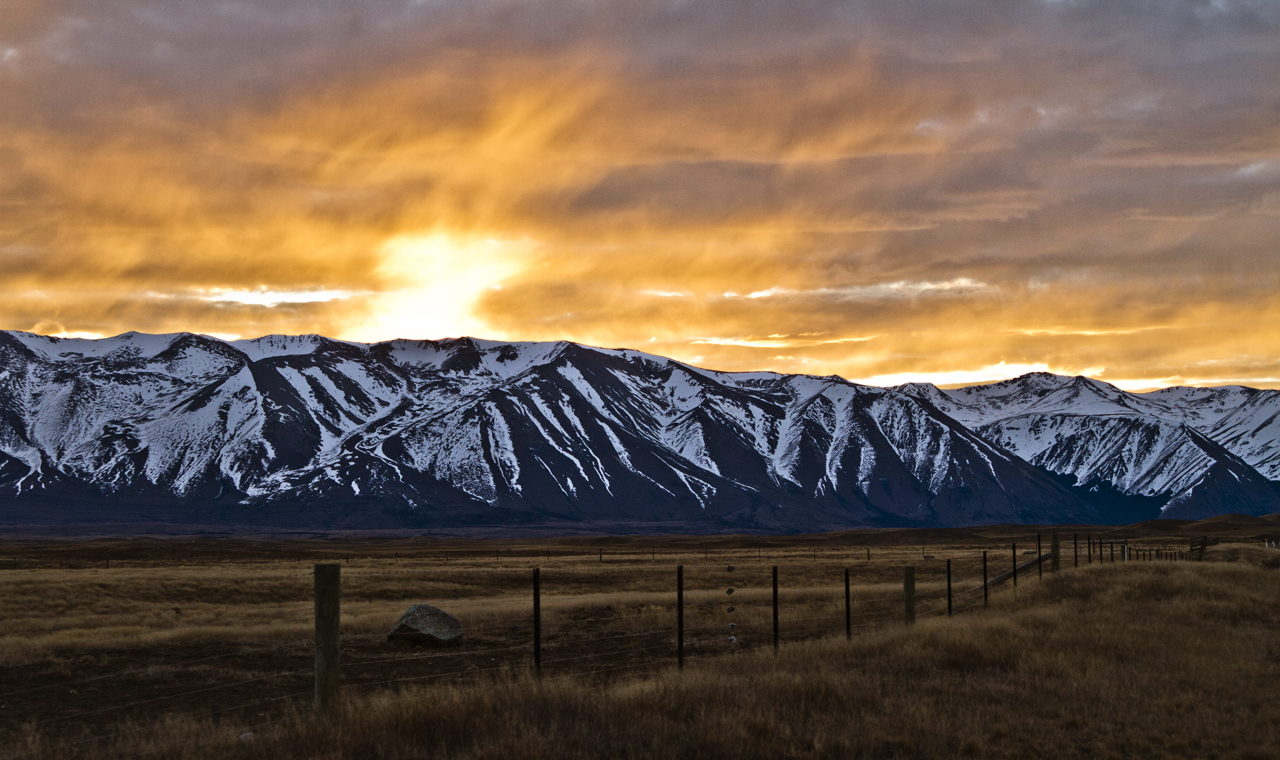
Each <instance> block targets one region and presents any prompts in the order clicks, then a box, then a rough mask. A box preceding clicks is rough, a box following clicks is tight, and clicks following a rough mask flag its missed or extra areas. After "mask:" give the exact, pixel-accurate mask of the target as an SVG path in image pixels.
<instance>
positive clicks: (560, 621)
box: [0, 544, 1181, 748]
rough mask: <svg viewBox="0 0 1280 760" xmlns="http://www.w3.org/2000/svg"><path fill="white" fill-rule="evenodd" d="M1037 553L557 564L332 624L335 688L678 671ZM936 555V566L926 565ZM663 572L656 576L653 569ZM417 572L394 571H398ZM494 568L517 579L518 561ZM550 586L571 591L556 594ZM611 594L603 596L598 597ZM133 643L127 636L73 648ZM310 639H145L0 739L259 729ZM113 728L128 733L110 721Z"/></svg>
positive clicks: (295, 694) (299, 681) (862, 623)
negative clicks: (515, 587)
mask: <svg viewBox="0 0 1280 760" xmlns="http://www.w3.org/2000/svg"><path fill="white" fill-rule="evenodd" d="M1073 548H1074V547H1073ZM1107 548H1108V550H1110V548H1111V547H1107ZM1088 549H1089V555H1090V556H1089V562H1088V564H1092V562H1095V561H1105V562H1114V561H1126V560H1127V559H1137V560H1146V559H1148V555H1150V557H1149V559H1150V560H1151V561H1155V560H1156V558H1157V557H1159V559H1170V558H1174V559H1176V558H1178V557H1180V556H1181V554H1174V553H1172V552H1162V553H1159V554H1157V552H1156V551H1154V550H1153V551H1150V552H1148V551H1141V552H1138V553H1137V554H1136V555H1131V554H1130V552H1129V550H1128V548H1127V547H1126V548H1124V549H1122V550H1121V555H1120V558H1118V560H1113V559H1112V558H1111V557H1112V556H1114V554H1113V553H1112V552H1111V551H1108V552H1106V553H1104V551H1103V546H1102V545H1098V546H1096V547H1095V546H1094V545H1092V544H1091V545H1090V546H1089V547H1088ZM1095 550H1096V552H1097V556H1096V557H1094V556H1093V554H1094V552H1095ZM655 556H656V553H655ZM1067 557H1068V559H1067V560H1066V561H1061V560H1059V564H1060V565H1061V568H1062V569H1064V570H1065V569H1069V568H1071V567H1076V566H1084V565H1085V564H1086V562H1084V561H1081V560H1082V558H1081V557H1080V554H1079V552H1078V551H1075V552H1074V556H1073V555H1071V554H1068V555H1067ZM1050 558H1051V554H1048V553H1045V554H1040V553H1036V554H1035V557H1034V558H1033V559H1032V560H1030V561H1026V562H1023V563H1022V564H1021V565H1018V563H1019V560H1020V559H1025V558H1024V557H1020V555H1019V554H1018V552H1017V547H1016V545H1015V546H1014V547H1012V549H1011V554H1010V553H1006V554H1004V559H1005V561H1007V562H1008V563H1009V565H1014V566H1017V567H1016V570H1013V569H1012V568H1011V570H1010V571H1007V572H1005V573H1003V574H1001V575H995V574H994V573H993V572H992V568H991V567H990V566H989V565H988V562H987V560H988V558H987V557H986V556H985V554H984V557H983V565H982V567H983V574H982V575H978V574H977V573H976V564H975V563H973V562H972V560H970V564H969V565H968V566H967V567H966V572H965V573H964V577H961V574H960V573H956V574H954V575H953V573H952V565H951V562H950V560H946V575H945V583H944V582H943V579H942V578H941V577H940V575H939V574H938V573H937V572H935V573H934V575H933V576H931V577H929V578H928V579H927V582H925V583H922V584H921V585H920V586H919V587H918V588H917V586H916V580H915V575H914V570H915V568H914V567H911V569H910V571H909V573H908V574H907V575H906V576H905V577H904V579H903V582H902V584H901V586H900V587H898V588H896V589H894V588H893V587H894V584H892V583H888V582H884V581H883V580H881V581H879V582H873V583H860V584H854V583H851V582H850V575H849V571H848V569H847V568H844V569H841V568H831V569H832V570H834V571H839V570H843V575H841V574H840V573H839V572H832V573H830V574H829V575H826V576H824V575H823V573H822V572H820V571H815V570H814V569H812V568H808V569H805V570H804V571H803V572H796V573H794V574H791V573H788V568H787V567H785V566H783V567H781V568H779V567H778V566H772V567H770V568H768V569H769V570H771V571H772V574H771V575H770V574H767V573H766V572H765V571H766V568H765V567H764V566H760V565H744V566H735V565H726V566H725V567H724V568H723V569H716V568H706V567H703V568H698V569H697V573H695V574H694V575H693V577H692V579H691V580H692V582H691V584H690V585H691V588H690V589H689V590H688V591H687V592H686V591H685V590H684V589H683V588H682V589H681V590H680V593H679V596H678V599H679V601H677V599H676V598H673V597H676V594H674V593H673V592H674V591H675V589H672V588H671V587H670V585H671V584H670V583H669V581H670V580H671V579H670V577H669V576H665V575H664V577H665V578H666V580H667V581H668V583H667V586H668V588H667V590H666V591H665V592H664V591H654V590H652V589H653V588H654V587H657V586H660V585H661V584H657V583H649V584H647V585H646V586H645V588H644V589H642V590H638V591H637V590H634V589H631V588H627V587H625V586H624V587H623V588H610V587H609V584H608V578H607V577H606V578H604V579H603V580H602V579H601V578H600V573H599V571H598V570H596V571H592V570H589V569H582V568H572V567H570V568H563V569H560V570H558V571H556V572H554V573H545V574H544V575H543V576H542V577H543V578H544V579H547V580H548V581H549V582H548V585H547V587H546V588H547V590H548V591H550V592H551V593H549V594H547V595H546V596H545V597H543V602H542V603H543V608H542V609H541V611H540V612H538V613H536V615H538V617H535V619H529V615H528V607H525V608H524V610H523V612H521V611H520V610H519V609H516V610H515V611H514V612H512V609H513V605H514V607H515V608H518V607H519V606H520V605H519V604H517V603H514V602H512V601H511V600H504V602H503V604H504V605H505V606H504V610H506V613H507V614H510V615H517V616H520V617H518V618H516V619H505V620H499V621H496V622H490V623H486V624H480V625H469V626H466V627H465V628H464V633H463V636H462V637H461V638H460V640H459V642H458V643H456V644H453V645H449V646H443V645H442V646H440V647H438V648H427V649H420V648H415V649H405V648H404V645H403V644H399V643H397V642H394V641H391V640H389V637H388V635H387V634H385V633H370V632H352V631H347V632H346V633H344V634H342V636H341V646H342V661H341V665H340V668H341V676H342V684H341V691H342V693H343V694H346V695H368V694H373V693H377V692H378V691H379V690H383V691H386V690H395V689H397V688H403V687H406V686H418V685H425V684H431V683H440V682H454V683H456V682H464V681H482V680H484V679H493V678H497V677H502V676H510V675H523V674H532V673H534V672H536V673H537V675H538V677H539V678H541V679H543V680H562V679H573V678H577V679H586V680H599V679H610V678H616V677H620V676H623V675H629V674H631V673H635V672H644V671H650V672H652V671H656V670H659V669H662V668H667V667H672V666H675V665H677V664H681V665H682V664H683V662H684V661H685V660H691V661H707V660H711V659H714V658H717V657H720V656H724V655H731V654H734V653H736V652H742V651H749V650H753V649H761V648H768V647H774V648H776V647H779V646H781V645H783V644H793V643H796V642H802V641H812V640H817V639H823V638H834V637H846V638H850V639H852V638H855V637H866V636H872V635H876V634H879V633H882V632H884V631H886V630H890V629H891V628H894V627H900V626H903V625H907V624H910V623H912V622H914V621H915V620H918V619H922V618H923V619H927V618H939V617H946V616H950V615H963V614H972V613H974V612H976V611H979V610H981V609H982V608H983V607H984V606H986V605H987V604H988V603H989V600H990V598H991V597H992V596H993V595H995V594H998V593H1005V592H1006V590H1008V589H1012V588H1013V587H1014V585H1015V581H1014V576H1015V575H1016V574H1017V573H1025V575H1024V576H1023V580H1022V582H1026V581H1027V580H1030V579H1032V578H1035V579H1039V578H1040V576H1041V573H1040V571H1041V569H1042V568H1043V567H1044V566H1045V565H1047V564H1048V563H1049V561H1050ZM930 559H932V558H930ZM938 562H941V560H938V561H935V564H937V563H938ZM1006 566H1008V565H1006ZM1032 568H1034V570H1032ZM669 569H670V568H655V571H656V572H660V573H667V572H668V571H669ZM780 569H781V575H779V570H780ZM935 570H936V568H935ZM1029 571H1030V572H1029ZM422 572H424V571H423V570H421V569H418V570H413V569H405V570H404V573H406V574H413V573H418V574H421V573H422ZM465 572H467V573H477V572H479V571H477V570H475V569H469V570H467V571H465ZM500 572H501V573H503V574H504V575H510V574H511V573H519V574H522V575H523V576H524V577H525V578H527V577H528V571H527V570H515V569H512V570H502V571H500ZM291 575H292V574H291ZM308 575H309V574H308ZM367 575H374V576H382V575H385V573H384V572H383V570H381V569H380V570H379V571H378V572H377V573H367V572H359V571H357V572H347V573H346V577H347V578H348V579H354V580H357V581H358V580H359V579H360V578H361V577H362V576H367ZM832 576H834V577H832ZM1006 576H1007V577H1006ZM684 577H685V576H684V575H683V574H682V575H681V578H684ZM779 577H781V579H782V583H781V585H779V581H778V579H779ZM588 578H589V579H594V580H595V581H597V586H598V588H593V589H585V590H584V589H583V588H582V583H583V581H584V579H588ZM508 580H509V579H508ZM1006 581H1007V582H1006ZM535 582H537V581H536V580H535ZM557 582H559V583H561V584H563V585H564V586H566V587H568V588H571V589H572V590H573V592H574V593H567V594H565V595H564V596H563V598H558V597H557V595H556V593H555V590H556V584H557ZM504 585H506V582H505V581H504ZM891 589H892V590H891ZM610 594H614V595H615V596H617V598H616V599H615V600H614V601H613V602H612V603H610V601H609V600H610V598H611V597H610ZM584 599H587V600H589V603H584V602H583V600H584ZM308 606H309V605H307V604H306V603H302V602H282V603H281V604H280V605H279V607H280V610H281V614H282V615H289V614H293V615H296V614H298V613H299V612H305V610H306V609H307V608H308ZM317 609H318V606H317ZM317 614H318V613H317ZM520 618H523V619H520ZM677 619H678V620H679V621H680V622H679V625H676V621H677ZM317 630H319V626H317ZM175 631H177V632H178V633H182V629H167V630H166V631H165V633H167V634H170V635H174V632H175ZM199 631H200V628H199V627H193V628H192V629H191V630H190V631H189V633H190V635H192V636H196V635H198V633H199ZM145 636H146V634H129V635H121V636H113V637H100V638H90V639H81V640H75V642H74V643H77V644H79V643H89V642H103V641H120V640H127V639H131V638H132V639H140V638H145ZM318 644H319V642H318V640H317V639H314V638H309V637H306V636H297V635H293V636H290V637H288V638H287V639H285V640H278V641H275V642H272V643H270V644H267V645H262V646H243V645H230V647H229V649H228V651H222V652H216V653H199V654H198V655H197V656H190V657H165V656H164V655H165V653H164V651H163V644H156V645H153V646H152V647H151V649H152V650H154V651H150V652H149V655H150V656H152V657H154V658H156V659H157V661H155V662H152V663H150V664H146V665H141V666H133V665H130V666H127V667H123V668H120V669H118V670H114V671H111V672H106V673H96V674H93V675H87V676H79V677H71V678H58V679H57V680H49V681H47V682H43V683H35V684H32V685H25V686H20V687H18V688H10V689H6V690H3V691H0V707H4V708H6V709H7V710H10V711H12V708H13V707H14V706H15V705H21V704H22V703H23V702H24V701H27V700H37V701H42V703H43V704H44V705H45V706H46V708H45V710H46V711H45V712H44V713H42V714H40V715H39V716H38V717H34V718H33V717H31V716H30V715H26V716H22V715H21V713H22V711H21V710H19V711H17V713H18V714H19V715H20V717H22V720H21V721H20V722H16V721H12V720H11V721H10V722H9V723H8V725H0V737H3V738H9V739H12V738H14V737H16V736H18V735H20V734H22V733H23V732H27V733H30V732H44V733H48V732H50V731H55V732H58V733H59V734H62V735H64V736H66V737H68V738H67V740H66V741H65V743H64V745H63V746H65V747H67V748H72V747H78V746H81V745H83V744H86V743H93V742H107V741H112V740H115V739H119V738H121V737H123V736H126V735H128V734H132V733H136V732H138V731H143V730H145V728H146V725H147V722H148V721H154V720H155V719H157V718H158V717H160V715H162V714H164V713H168V712H171V711H184V712H185V714H187V715H189V716H191V717H193V718H197V719H205V718H213V717H221V716H228V715H235V716H238V719H239V720H240V721H241V723H242V724H243V725H245V726H248V727H250V729H255V728H257V729H260V727H262V726H265V725H270V724H272V723H274V722H277V721H279V720H281V719H283V718H282V716H285V715H287V714H288V713H289V712H290V711H297V710H300V709H303V708H306V707H309V705H310V702H311V700H312V699H313V698H314V695H315V694H316V693H317V690H316V687H315V686H314V685H313V683H318V682H319V679H318V675H317V672H316V668H317V665H316V662H318V660H315V661H313V658H314V656H315V649H313V647H316V646H318ZM535 660H536V661H537V667H536V669H535V667H534V664H533V663H534V661H535ZM81 689H93V690H95V691H94V693H93V694H92V695H91V696H90V698H91V699H94V700H95V701H96V702H97V704H96V705H92V706H89V707H87V709H85V707H84V699H79V700H77V699H69V698H68V697H69V696H71V695H77V694H78V691H79V690H81ZM113 724H115V725H127V726H128V727H127V728H124V729H122V730H116V731H113V730H109V729H110V726H111V725H113ZM5 734H7V735H8V736H7V737H4V735H5Z"/></svg>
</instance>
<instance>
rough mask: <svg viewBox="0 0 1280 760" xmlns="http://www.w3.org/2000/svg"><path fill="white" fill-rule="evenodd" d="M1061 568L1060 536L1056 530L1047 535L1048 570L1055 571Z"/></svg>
mask: <svg viewBox="0 0 1280 760" xmlns="http://www.w3.org/2000/svg"><path fill="white" fill-rule="evenodd" d="M1061 568H1062V538H1061V537H1060V536H1059V535H1058V531H1056V530H1055V531H1054V532H1053V533H1051V534H1050V535H1049V572H1051V573H1056V572H1058V570H1060V569H1061Z"/></svg>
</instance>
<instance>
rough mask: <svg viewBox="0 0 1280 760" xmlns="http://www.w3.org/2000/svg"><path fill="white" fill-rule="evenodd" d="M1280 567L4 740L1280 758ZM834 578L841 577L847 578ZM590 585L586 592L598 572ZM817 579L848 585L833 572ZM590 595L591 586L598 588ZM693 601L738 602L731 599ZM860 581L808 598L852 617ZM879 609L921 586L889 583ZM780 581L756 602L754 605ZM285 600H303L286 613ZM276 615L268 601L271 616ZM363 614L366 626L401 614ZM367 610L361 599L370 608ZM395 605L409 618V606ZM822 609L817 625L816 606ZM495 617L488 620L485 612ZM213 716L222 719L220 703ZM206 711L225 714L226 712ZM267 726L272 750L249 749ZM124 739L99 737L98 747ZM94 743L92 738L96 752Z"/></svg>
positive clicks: (877, 586)
mask: <svg viewBox="0 0 1280 760" xmlns="http://www.w3.org/2000/svg"><path fill="white" fill-rule="evenodd" d="M1276 554H1277V553H1276V552H1274V551H1270V552H1268V551H1265V550H1262V549H1261V548H1256V547H1248V546H1223V547H1215V548H1214V549H1213V550H1211V551H1210V553H1209V557H1208V561H1206V562H1204V563H1158V562H1157V563H1139V562H1131V563H1126V564H1115V565H1111V564H1107V565H1102V566H1099V565H1094V566H1091V567H1082V568H1080V569H1078V570H1074V569H1070V568H1067V569H1064V571H1063V572H1061V573H1059V574H1057V575H1048V574H1047V575H1046V576H1045V578H1044V579H1043V581H1041V580H1039V579H1038V578H1036V579H1028V580H1027V581H1026V582H1024V583H1023V584H1022V585H1020V587H1019V588H1018V589H1017V590H1016V591H1014V590H1013V589H1003V590H1002V591H1001V592H1000V593H998V594H995V595H994V596H993V598H992V604H991V608H990V609H987V610H978V611H975V612H972V613H969V614H965V615H959V616H956V617H952V618H945V617H933V618H927V619H923V620H921V621H920V622H919V623H918V624H916V625H915V626H912V627H906V626H902V625H893V626H889V627H885V628H881V629H879V630H877V631H875V632H873V633H871V634H868V635H864V636H860V637H857V638H855V639H854V640H853V641H851V642H846V641H844V640H843V638H842V637H828V638H823V639H820V640H811V641H800V642H793V643H787V644H786V645H784V646H783V648H782V649H781V650H780V652H779V653H778V654H777V655H776V656H775V655H774V654H773V653H772V652H771V651H770V650H769V649H768V648H760V649H755V650H748V651H743V652H740V653H738V654H736V655H734V656H732V657H730V656H714V657H703V658H694V659H692V660H691V661H690V663H689V665H688V666H687V667H686V669H685V670H684V671H683V672H677V671H676V670H675V669H674V668H672V667H670V666H669V665H663V664H661V663H657V664H654V663H640V664H641V665H642V666H643V667H639V668H637V669H636V671H635V672H631V671H627V670H622V671H614V672H608V673H595V674H592V673H591V672H589V671H583V672H575V673H572V674H568V677H559V678H557V677H548V678H546V679H544V680H542V681H539V680H537V679H535V678H533V677H532V676H531V675H530V674H529V673H528V671H527V670H525V669H520V668H514V669H508V670H501V671H495V673H494V674H493V675H491V676H489V677H487V678H478V679H472V680H469V681H467V682H465V683H453V684H450V683H442V684H433V685H428V686H411V687H408V688H402V689H385V688H380V689H375V690H364V689H348V690H347V691H348V697H347V699H346V702H345V704H344V705H343V706H342V708H341V709H340V710H339V711H338V712H337V713H336V714H334V715H330V716H325V717H317V716H315V715H313V714H312V713H311V711H310V710H309V709H308V708H307V706H306V705H307V703H306V701H305V700H302V701H298V702H293V703H289V702H285V703H281V704H283V705H284V707H283V709H277V710H274V711H272V710H267V709H265V708H264V709H263V710H262V711H261V714H256V713H255V711H253V710H250V711H242V712H239V713H236V714H235V715H234V716H230V717H227V716H221V717H220V716H218V715H213V716H207V717H200V713H201V712H202V711H201V710H186V711H181V712H173V713H170V714H168V715H166V716H165V717H163V718H162V719H160V720H158V721H156V720H152V721H146V722H142V723H129V722H123V723H119V724H114V725H112V726H110V727H106V728H104V727H102V726H95V727H93V728H92V729H84V730H82V731H79V732H77V731H75V730H65V729H64V730H47V729H45V730H42V729H41V728H39V727H31V726H28V727H26V728H24V729H19V730H18V731H16V732H11V733H10V734H8V735H7V736H4V737H0V754H2V755H4V756H6V757H15V758H17V757H30V758H33V759H37V760H44V759H45V758H49V759H52V758H65V757H84V758H92V759H94V760H108V759H111V758H125V757H155V758H173V759H174V760H178V759H181V760H208V759H210V758H235V759H243V760H294V759H297V760H302V759H304V758H307V759H310V758H381V759H386V760H397V759H400V758H405V759H407V758H422V757H447V758H477V759H479V758H516V759H529V760H534V759H542V758H600V757H609V758H621V759H626V758H657V757H661V758H710V759H712V760H716V759H718V758H724V759H725V760H728V759H730V758H734V759H738V758H743V759H750V758H779V757H813V758H921V757H927V758H935V757H936V758H971V757H981V758H1025V757H1032V756H1040V757H1068V758H1117V759H1119V758H1165V757H1185V758H1223V759H1224V760H1226V759H1228V758H1240V759H1244V758H1266V757H1277V756H1280V755H1278V754H1277V748H1280V699H1277V697H1280V605H1277V604H1276V600H1277V599H1280V572H1277V571H1276V567H1275V563H1274V562H1273V560H1274V558H1275V556H1276ZM828 569H829V568H828ZM584 577H585V576H584ZM812 577H813V579H819V578H821V577H827V578H828V580H829V573H826V572H825V571H819V570H818V569H814V571H813V576H812ZM582 583H583V584H584V585H583V586H581V587H575V588H578V590H579V591H585V589H586V586H587V584H586V581H585V580H583V581H582ZM706 585H707V586H708V588H704V589H701V590H697V591H695V592H694V593H692V594H691V595H690V603H691V604H692V605H693V606H694V607H697V606H698V605H702V604H705V605H707V606H712V607H714V606H718V605H719V602H718V601H717V600H718V599H719V596H718V595H717V592H716V590H715V589H714V588H713V587H710V584H709V583H708V584H706ZM842 591H843V588H842V587H836V586H830V585H826V586H821V587H813V588H803V589H796V590H795V591H794V593H793V594H792V599H791V601H792V603H793V604H802V603H803V602H804V600H805V599H808V601H809V602H810V603H812V605H813V610H814V611H821V612H823V613H824V614H826V613H834V614H841V613H842V610H843V607H842V604H843V600H842V598H841V599H840V600H839V602H838V603H837V602H835V601H833V596H834V595H835V594H836V592H842ZM858 591H859V592H860V593H862V594H864V595H866V596H867V597H874V596H876V595H878V594H880V593H886V594H892V593H896V592H900V587H897V586H894V585H893V584H892V583H890V582H889V581H888V580H887V579H886V580H882V581H880V582H878V583H871V584H867V586H866V587H859V589H858ZM767 593H768V592H767V591H766V590H764V589H763V588H760V587H759V586H758V585H757V586H754V587H748V588H745V589H744V590H743V591H742V592H741V596H739V594H735V595H734V596H735V598H740V599H744V600H748V602H747V604H746V605H744V606H747V607H749V608H750V612H751V614H753V615H754V614H756V613H758V612H761V611H762V610H764V609H765V608H764V607H763V606H753V605H755V604H756V602H758V601H760V599H758V598H757V597H759V598H761V599H762V598H763V597H764V596H765V595H767ZM280 601H288V600H287V599H283V600H280ZM668 601H669V600H668V599H666V598H665V596H664V595H663V594H661V593H658V592H656V591H646V590H635V591H625V592H620V593H616V594H605V593H601V592H585V593H580V594H578V595H572V594H565V595H561V596H558V597H553V598H551V599H550V604H549V605H548V617H549V625H552V626H554V625H561V624H564V625H566V626H568V625H569V623H571V622H572V619H573V618H574V616H577V617H578V618H593V617H595V616H598V615H599V614H600V612H601V610H605V609H608V610H611V611H612V612H613V613H614V614H616V615H620V616H621V619H623V620H624V627H625V626H632V625H635V624H638V623H639V622H640V621H642V620H647V619H651V618H652V619H653V620H654V621H655V622H654V623H653V624H654V625H658V624H660V623H661V617H662V615H663V614H665V612H666V610H667V609H668V608H666V607H664V606H663V605H664V604H666V603H667V602H668ZM266 603H268V602H267V601H264V602H263V604H266ZM363 604H366V605H368V606H370V607H371V610H370V611H369V612H368V613H365V612H361V611H356V612H352V613H349V615H348V616H346V617H344V625H345V626H347V627H349V628H350V629H352V630H361V629H362V628H361V626H370V627H372V626H374V624H375V623H376V622H377V621H379V620H381V619H382V618H381V616H382V615H383V614H384V611H383V609H382V608H381V607H379V605H380V604H381V603H380V602H378V601H377V600H371V601H369V602H364V603H363ZM524 605H525V602H524V601H523V600H522V599H520V598H518V597H516V596H514V595H512V594H509V593H507V592H506V591H504V590H502V589H498V590H497V591H496V593H494V594H493V595H491V596H487V597H481V598H474V599H465V600H459V602H458V604H457V605H455V606H457V608H458V609H459V610H464V613H463V614H467V615H476V616H479V617H478V618H477V619H486V620H488V621H490V622H492V623H494V624H502V623H506V622H514V621H516V620H518V619H519V618H520V616H521V615H523V614H524V613H525V611H526V610H527V607H526V606H524ZM356 606H357V607H358V606H359V603H357V605H356ZM391 606H392V607H394V605H391ZM806 612H807V611H806ZM485 615H488V616H489V617H487V618H484V617H483V616H485ZM209 709H216V705H213V706H211V707H210V708H209ZM207 711H208V710H205V711H204V712H207ZM248 731H252V732H253V734H254V736H253V738H251V739H242V738H241V736H242V735H243V734H244V733H245V732H248ZM102 735H109V736H111V737H112V738H107V739H102V740H98V741H86V740H89V739H93V738H94V737H96V736H102ZM81 742H82V743H81Z"/></svg>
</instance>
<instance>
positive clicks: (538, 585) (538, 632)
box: [533, 567, 542, 678]
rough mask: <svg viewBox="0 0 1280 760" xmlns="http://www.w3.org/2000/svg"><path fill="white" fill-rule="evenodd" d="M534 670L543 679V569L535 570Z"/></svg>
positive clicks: (536, 568) (537, 568)
mask: <svg viewBox="0 0 1280 760" xmlns="http://www.w3.org/2000/svg"><path fill="white" fill-rule="evenodd" d="M533 669H534V671H536V672H537V674H538V678H542V568H539V567H535V568H533Z"/></svg>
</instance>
